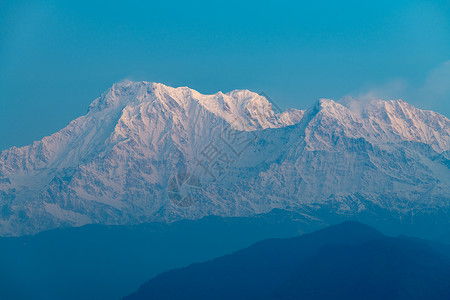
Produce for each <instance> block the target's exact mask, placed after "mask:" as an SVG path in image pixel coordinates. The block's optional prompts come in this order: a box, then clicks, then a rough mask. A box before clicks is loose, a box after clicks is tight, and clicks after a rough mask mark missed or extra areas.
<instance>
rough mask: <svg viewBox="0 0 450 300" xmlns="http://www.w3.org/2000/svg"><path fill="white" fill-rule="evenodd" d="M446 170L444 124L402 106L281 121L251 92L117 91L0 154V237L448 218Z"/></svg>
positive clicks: (283, 115)
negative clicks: (299, 220) (212, 223)
mask: <svg viewBox="0 0 450 300" xmlns="http://www.w3.org/2000/svg"><path fill="white" fill-rule="evenodd" d="M449 168H450V120H449V119H447V118H446V117H444V116H442V115H440V114H438V113H435V112H431V111H424V110H420V109H418V108H415V107H413V106H412V105H410V104H408V103H406V102H404V101H402V100H395V101H383V100H372V101H358V100H355V99H347V100H346V101H342V102H341V103H337V102H334V101H332V100H324V99H322V100H320V101H318V102H316V103H315V104H314V105H313V106H312V107H311V108H309V109H308V110H306V111H302V110H296V109H290V110H287V111H285V112H281V111H279V110H278V109H276V108H275V105H273V104H272V103H271V102H270V101H268V100H267V99H266V98H265V97H263V96H261V95H259V94H256V93H253V92H250V91H247V90H236V91H232V92H229V93H226V94H224V93H221V92H219V93H217V94H214V95H202V94H200V93H198V92H196V91H194V90H192V89H189V88H187V87H181V88H172V87H168V86H165V85H162V84H158V83H149V82H129V81H127V82H122V83H118V84H114V85H113V86H112V87H111V88H110V89H109V90H108V91H106V92H105V93H104V94H102V95H101V96H100V97H99V98H97V99H96V100H94V101H93V102H92V104H91V105H90V107H89V111H88V113H87V114H86V115H84V116H82V117H80V118H78V119H76V120H74V121H72V122H71V123H70V124H69V125H68V126H67V127H65V128H64V129H62V130H61V131H59V132H57V133H55V134H53V135H51V136H49V137H45V138H43V139H42V140H40V141H36V142H34V143H33V144H31V145H29V146H26V147H22V148H15V147H13V148H11V149H7V150H4V151H3V152H1V153H0V208H1V214H0V235H2V236H11V235H13V236H14V235H24V234H34V233H37V232H40V231H43V230H48V229H52V228H58V227H67V226H80V225H83V224H87V223H100V224H134V223H142V222H152V221H164V222H172V221H175V220H180V219H196V218H200V217H203V216H206V215H219V216H251V215H253V214H258V213H265V212H268V211H270V210H272V209H274V208H281V209H287V210H294V211H297V212H301V213H302V214H304V215H305V217H306V218H311V219H316V218H317V214H316V212H317V211H319V210H320V209H323V208H326V209H327V210H329V211H330V213H331V214H334V215H350V216H352V215H358V214H363V213H365V214H367V213H369V214H370V213H374V212H376V211H379V210H383V211H386V212H388V213H391V214H392V215H394V216H396V217H397V218H399V219H401V218H404V216H409V217H411V216H415V215H420V214H428V215H433V214H437V213H444V214H447V213H448V211H449V207H450V169H449ZM374 218H376V216H375V217H374ZM325 221H326V220H325Z"/></svg>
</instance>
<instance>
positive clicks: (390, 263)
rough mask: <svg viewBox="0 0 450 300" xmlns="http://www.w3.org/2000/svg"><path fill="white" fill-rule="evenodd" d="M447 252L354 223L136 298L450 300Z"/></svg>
mask: <svg viewBox="0 0 450 300" xmlns="http://www.w3.org/2000/svg"><path fill="white" fill-rule="evenodd" d="M449 283H450V247H449V246H447V245H443V244H435V243H431V242H425V241H420V240H415V239H409V238H404V237H399V238H392V237H387V236H384V235H382V234H381V233H379V232H378V231H376V230H374V229H372V228H371V227H368V226H366V225H363V224H361V223H357V222H346V223H342V224H340V225H336V226H332V227H328V228H326V229H323V230H320V231H317V232H315V233H312V234H306V235H303V236H300V237H295V238H289V239H272V240H266V241H262V242H260V243H257V244H255V245H253V246H251V247H249V248H246V249H244V250H241V251H238V252H235V253H233V254H231V255H227V256H224V257H220V258H217V259H214V260H212V261H209V262H206V263H201V264H193V265H191V266H189V267H186V268H183V269H176V270H173V271H170V272H166V273H162V274H160V275H158V276H157V277H155V278H153V279H152V280H150V281H148V282H147V283H145V284H144V285H142V286H141V288H140V289H139V290H138V291H137V292H136V293H134V294H132V295H130V296H128V297H126V298H124V299H126V300H138V299H153V300H157V299H449V297H450V285H449Z"/></svg>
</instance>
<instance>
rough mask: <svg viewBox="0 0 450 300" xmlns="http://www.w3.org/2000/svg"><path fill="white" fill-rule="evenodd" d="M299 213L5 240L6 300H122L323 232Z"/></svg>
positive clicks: (0, 268) (0, 245)
mask: <svg viewBox="0 0 450 300" xmlns="http://www.w3.org/2000/svg"><path fill="white" fill-rule="evenodd" d="M293 219H297V221H293ZM318 225H319V224H316V225H315V226H306V225H305V223H304V220H302V219H301V216H299V215H298V214H292V213H287V212H282V211H279V212H273V213H271V214H266V215H258V216H254V217H247V218H239V217H237V218H222V217H205V218H203V219H201V220H194V221H190V220H183V221H179V222H173V223H170V224H165V223H156V222H155V223H151V224H139V225H132V226H125V225H118V226H107V225H86V226H82V227H79V228H65V229H55V230H51V231H47V232H42V233H39V234H36V235H34V236H23V237H12V238H11V237H8V238H5V237H4V238H0V299H2V300H17V299H33V300H61V299H65V300H79V299H83V300H110V299H120V298H121V297H124V296H125V295H128V294H130V293H132V292H133V291H135V290H137V289H138V287H139V285H141V284H142V283H143V282H145V281H147V280H148V279H149V278H151V277H153V276H156V275H157V274H159V273H161V272H164V271H168V270H170V269H173V268H177V267H182V266H187V265H189V264H191V263H194V262H203V261H207V260H210V259H213V258H215V257H218V256H221V255H225V254H228V253H231V252H233V251H236V250H239V249H242V248H244V247H248V246H250V245H251V244H253V243H256V242H258V241H260V240H263V239H267V238H272V237H290V236H297V235H298V234H300V233H302V232H304V231H307V232H310V231H313V230H316V229H317V228H318Z"/></svg>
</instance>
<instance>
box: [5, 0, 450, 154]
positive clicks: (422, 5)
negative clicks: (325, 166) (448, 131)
mask: <svg viewBox="0 0 450 300" xmlns="http://www.w3.org/2000/svg"><path fill="white" fill-rule="evenodd" d="M449 3H450V1H441V2H434V3H432V2H431V1H414V0H411V1H401V0H400V1H392V0H390V1H383V0H381V1H380V0H379V1H320V0H316V1H304V2H302V1H292V2H283V1H257V2H256V1H255V2H245V1H217V2H211V1H153V2H148V3H147V4H143V3H140V2H137V1H120V2H114V1H104V2H100V1H95V0H91V1H26V0H25V1H5V0H3V1H0V150H1V149H5V148H7V147H10V146H13V145H15V146H23V145H26V144H29V143H31V142H32V141H33V140H37V139H40V138H42V137H43V136H45V135H49V134H51V133H53V132H55V131H57V130H59V129H61V128H62V127H64V126H65V125H66V124H67V123H68V122H69V121H71V120H72V119H74V118H76V117H78V116H80V115H82V114H84V113H85V112H86V110H87V107H88V105H89V103H90V102H91V101H92V100H93V99H94V98H96V97H97V96H99V95H100V94H101V93H102V92H103V91H104V90H105V89H107V88H108V87H109V86H110V85H111V84H112V83H114V82H117V81H120V80H123V79H131V80H146V81H156V82H162V83H165V84H167V85H171V86H189V87H191V88H194V89H196V90H198V91H200V92H202V93H214V92H216V91H219V90H221V91H223V92H226V91H230V90H233V89H242V88H247V89H250V90H253V91H256V92H260V91H264V92H265V93H266V94H268V95H269V96H270V97H271V98H272V99H273V100H274V101H276V102H277V103H278V104H279V105H280V106H281V107H283V108H289V107H295V108H307V107H309V106H310V105H312V104H313V102H314V101H316V100H317V99H319V98H332V99H335V100H339V99H340V98H341V97H343V96H345V95H354V96H361V97H365V96H367V95H369V96H376V97H381V98H403V99H405V100H406V101H408V102H410V103H412V104H414V105H416V106H418V107H421V108H426V109H432V110H436V111H438V112H440V113H442V114H444V115H446V116H447V117H449V116H450V4H449Z"/></svg>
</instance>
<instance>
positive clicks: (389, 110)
mask: <svg viewBox="0 0 450 300" xmlns="http://www.w3.org/2000/svg"><path fill="white" fill-rule="evenodd" d="M306 115H308V116H309V118H310V119H311V120H310V123H309V126H308V127H309V128H310V129H311V130H312V131H314V132H316V133H317V131H318V130H317V129H320V128H323V130H325V131H328V132H340V133H341V132H342V133H345V134H346V136H348V137H352V138H365V139H367V140H368V141H370V142H372V143H375V144H378V145H382V144H389V143H398V142H405V141H406V142H408V141H409V142H419V143H424V144H427V145H430V146H431V147H432V148H433V149H434V150H435V151H437V152H439V153H441V152H444V151H449V150H450V126H449V124H450V121H449V119H447V118H446V117H444V116H442V115H440V114H438V113H436V112H432V111H425V110H421V109H418V108H416V107H414V106H412V105H410V104H408V103H406V102H405V101H403V100H390V101H384V100H370V101H366V100H358V99H353V98H347V99H344V100H342V101H340V102H335V101H333V100H329V99H321V100H319V101H318V102H316V104H315V105H313V106H312V107H311V108H310V109H309V110H308V111H307V112H306V113H305V116H306ZM316 146H317V145H316Z"/></svg>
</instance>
